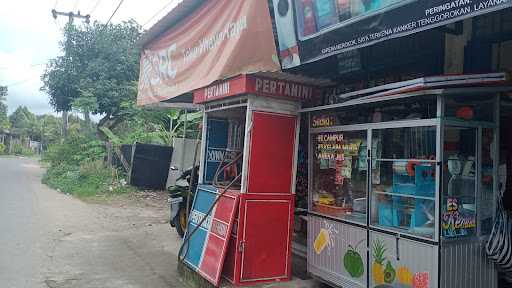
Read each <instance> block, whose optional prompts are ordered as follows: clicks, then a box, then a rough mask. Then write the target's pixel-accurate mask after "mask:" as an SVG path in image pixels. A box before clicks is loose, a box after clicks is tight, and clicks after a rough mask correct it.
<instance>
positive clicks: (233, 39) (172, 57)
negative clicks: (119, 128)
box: [137, 0, 281, 105]
mask: <svg viewBox="0 0 512 288" xmlns="http://www.w3.org/2000/svg"><path fill="white" fill-rule="evenodd" d="M276 53H277V50H276V45H275V42H274V35H273V32H272V22H271V19H270V10H269V7H268V2H267V1H232V0H217V1H205V3H204V4H203V5H202V6H201V7H199V8H198V9H197V10H196V11H195V12H194V13H193V14H191V15H189V16H188V17H186V18H185V19H184V20H182V21H181V22H180V23H179V24H178V25H176V26H175V27H172V28H171V29H170V30H169V31H167V32H166V33H164V34H163V35H162V36H161V37H159V38H157V39H155V40H154V41H153V42H151V43H149V44H148V45H147V46H146V47H144V48H143V51H142V53H141V60H140V76H139V93H138V96H137V103H138V104H139V105H146V104H152V103H156V102H160V101H164V100H169V99H172V98H175V97H176V96H179V95H182V94H184V93H188V92H191V91H193V90H195V89H198V88H202V87H205V86H207V85H209V84H211V83H212V82H214V81H216V80H220V79H225V78H228V77H231V76H234V75H238V74H242V73H249V72H259V71H277V70H279V69H280V68H281V67H280V63H279V59H278V57H277V55H276Z"/></svg>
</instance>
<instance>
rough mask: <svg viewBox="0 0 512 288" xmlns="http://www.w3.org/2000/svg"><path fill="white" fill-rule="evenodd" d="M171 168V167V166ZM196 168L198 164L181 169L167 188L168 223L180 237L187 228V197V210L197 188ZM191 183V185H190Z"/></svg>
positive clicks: (190, 205) (197, 168)
mask: <svg viewBox="0 0 512 288" xmlns="http://www.w3.org/2000/svg"><path fill="white" fill-rule="evenodd" d="M171 169H173V168H172V167H171ZM193 169H195V171H193ZM198 170H199V166H195V167H193V168H192V167H190V168H189V169H187V170H185V171H183V173H182V174H181V175H180V176H179V177H178V179H176V184H175V185H174V186H173V187H171V188H170V189H169V198H168V203H169V209H170V218H169V224H170V225H171V227H174V228H175V229H176V232H178V234H179V235H180V237H182V238H183V236H184V235H185V231H186V230H187V220H188V215H187V197H190V200H189V201H188V206H189V207H188V211H190V209H191V207H192V201H193V200H194V195H195V193H196V188H197V179H198V177H197V175H198ZM192 172H194V173H192ZM192 177H193V178H194V179H193V181H191V180H192ZM191 182H192V183H191ZM191 185H192V187H190V186H191Z"/></svg>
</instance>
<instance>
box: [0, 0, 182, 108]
mask: <svg viewBox="0 0 512 288" xmlns="http://www.w3.org/2000/svg"><path fill="white" fill-rule="evenodd" d="M97 1H98V0H87V1H86V0H82V1H80V0H60V1H55V0H16V1H4V2H5V3H2V9H0V85H8V84H15V85H13V86H10V87H9V95H8V97H7V104H8V106H9V111H10V112H12V111H14V110H15V109H16V108H17V107H18V106H19V105H24V106H27V107H29V109H30V110H32V111H33V112H35V113H36V114H42V113H48V112H51V111H52V109H51V107H50V106H49V104H48V96H47V95H45V94H44V93H43V92H41V91H39V88H40V87H41V85H42V83H41V81H40V75H41V73H42V72H43V70H44V65H34V64H41V63H45V62H47V61H48V59H50V58H53V57H55V56H57V55H59V53H60V52H59V46H58V42H59V41H60V39H61V37H60V35H61V32H60V29H61V28H62V27H63V26H64V24H65V23H66V21H68V19H67V17H64V16H60V17H59V18H58V19H57V20H54V19H53V18H52V15H51V12H50V11H51V9H53V8H54V7H55V8H56V9H57V10H59V11H63V12H69V11H72V9H73V8H74V6H75V5H76V10H80V13H81V14H82V15H85V14H87V13H89V12H91V10H92V8H93V7H94V5H96V3H97ZM170 2H174V3H172V4H171V5H168V6H167V7H166V9H164V10H163V11H161V12H160V13H159V14H158V15H157V16H156V17H155V18H154V19H152V20H151V21H150V23H149V24H148V25H146V26H145V27H144V28H146V29H147V28H149V27H150V26H151V25H152V24H154V23H155V22H156V21H157V20H159V19H160V18H161V17H163V16H164V15H165V14H166V13H167V12H168V11H170V10H171V9H172V8H174V7H175V6H176V4H178V3H179V2H181V0H174V1H171V0H146V1H140V0H125V1H124V2H123V4H122V6H121V7H120V8H119V10H118V11H117V13H116V15H115V16H114V17H113V18H112V22H113V23H119V22H121V21H123V20H128V19H130V18H133V19H135V20H136V21H137V22H138V23H140V24H144V23H146V22H147V21H148V20H149V19H150V18H151V17H152V16H153V15H154V14H155V13H157V11H159V10H160V9H162V8H163V7H165V6H166V5H167V4H169V3H170ZM55 4H57V5H56V6H55ZM118 4H119V1H114V0H100V2H99V4H98V6H97V7H96V9H95V10H94V13H93V14H92V15H91V20H92V21H95V20H98V21H100V22H106V21H107V20H108V18H109V17H110V15H112V12H113V11H114V9H115V8H116V7H117V5H118ZM75 12H76V11H75Z"/></svg>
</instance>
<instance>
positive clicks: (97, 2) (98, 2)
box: [89, 0, 101, 14]
mask: <svg viewBox="0 0 512 288" xmlns="http://www.w3.org/2000/svg"><path fill="white" fill-rule="evenodd" d="M100 2H101V0H97V1H96V3H94V6H93V7H92V10H91V12H89V14H92V12H94V11H95V10H96V7H98V5H99V4H100Z"/></svg>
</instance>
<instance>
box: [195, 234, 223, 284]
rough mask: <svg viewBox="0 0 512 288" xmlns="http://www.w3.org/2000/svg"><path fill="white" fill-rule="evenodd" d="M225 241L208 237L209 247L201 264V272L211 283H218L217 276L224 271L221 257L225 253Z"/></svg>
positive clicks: (211, 236)
mask: <svg viewBox="0 0 512 288" xmlns="http://www.w3.org/2000/svg"><path fill="white" fill-rule="evenodd" d="M225 242H226V241H225V239H222V238H218V237H215V236H213V235H212V234H210V235H209V236H208V245H207V246H206V249H205V251H204V258H203V261H202V262H201V267H200V269H199V272H200V273H201V274H202V275H203V277H205V278H206V279H208V280H209V281H211V282H213V283H215V282H217V283H218V280H217V279H216V278H217V275H218V273H219V271H221V269H222V264H223V263H222V262H220V261H219V259H221V255H222V254H223V252H225V251H224V243H225Z"/></svg>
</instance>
